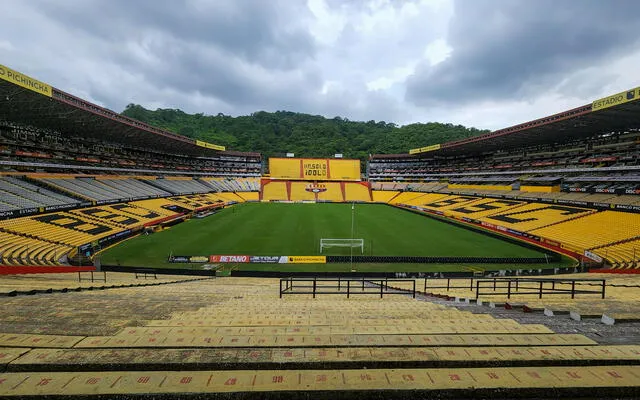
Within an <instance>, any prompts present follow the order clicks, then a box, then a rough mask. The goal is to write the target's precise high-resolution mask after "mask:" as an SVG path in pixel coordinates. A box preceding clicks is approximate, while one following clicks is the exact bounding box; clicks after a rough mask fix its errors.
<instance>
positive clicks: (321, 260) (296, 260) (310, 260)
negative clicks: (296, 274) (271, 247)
mask: <svg viewBox="0 0 640 400" xmlns="http://www.w3.org/2000/svg"><path fill="white" fill-rule="evenodd" d="M287 263H288V264H326V263H327V257H326V256H288V257H287Z"/></svg>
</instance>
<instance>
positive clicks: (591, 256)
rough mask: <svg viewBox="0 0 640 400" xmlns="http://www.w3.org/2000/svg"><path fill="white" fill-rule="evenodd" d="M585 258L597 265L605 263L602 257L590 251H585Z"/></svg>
mask: <svg viewBox="0 0 640 400" xmlns="http://www.w3.org/2000/svg"><path fill="white" fill-rule="evenodd" d="M584 256H585V257H587V258H588V259H590V260H593V261H595V262H597V263H601V262H602V261H603V259H602V257H600V256H599V255H597V254H596V253H592V252H590V251H588V250H585V251H584Z"/></svg>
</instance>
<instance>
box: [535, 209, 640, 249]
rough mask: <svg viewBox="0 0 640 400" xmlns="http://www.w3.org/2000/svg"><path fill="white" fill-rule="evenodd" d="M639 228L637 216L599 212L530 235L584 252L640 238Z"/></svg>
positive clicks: (639, 222) (639, 220)
mask: <svg viewBox="0 0 640 400" xmlns="http://www.w3.org/2000/svg"><path fill="white" fill-rule="evenodd" d="M639 226H640V214H632V213H623V212H619V211H601V212H597V213H593V214H591V215H587V216H584V217H582V218H578V219H576V220H573V221H569V222H565V223H559V224H556V225H551V226H548V227H545V228H540V229H535V230H532V231H531V233H534V234H537V235H540V236H544V237H548V238H550V239H554V240H558V241H560V242H562V243H565V244H569V245H571V246H575V247H576V248H577V249H579V250H587V249H596V248H599V247H604V246H607V245H612V244H615V243H617V242H620V241H628V240H631V239H636V238H640V230H638V227H639Z"/></svg>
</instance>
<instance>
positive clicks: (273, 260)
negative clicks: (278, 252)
mask: <svg viewBox="0 0 640 400" xmlns="http://www.w3.org/2000/svg"><path fill="white" fill-rule="evenodd" d="M281 258H286V257H284V256H251V257H249V262H250V263H252V264H283V263H281V262H280V259H281Z"/></svg>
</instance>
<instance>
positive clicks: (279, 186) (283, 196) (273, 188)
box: [262, 181, 289, 201]
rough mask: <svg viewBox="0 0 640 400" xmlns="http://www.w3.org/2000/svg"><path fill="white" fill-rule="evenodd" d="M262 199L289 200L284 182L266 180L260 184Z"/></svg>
mask: <svg viewBox="0 0 640 400" xmlns="http://www.w3.org/2000/svg"><path fill="white" fill-rule="evenodd" d="M262 200H267V201H268V200H289V194H288V192H287V184H286V183H285V182H274V181H270V182H266V183H264V184H263V185H262Z"/></svg>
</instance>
